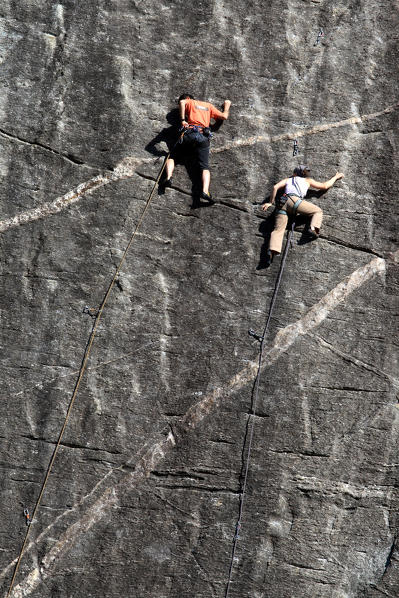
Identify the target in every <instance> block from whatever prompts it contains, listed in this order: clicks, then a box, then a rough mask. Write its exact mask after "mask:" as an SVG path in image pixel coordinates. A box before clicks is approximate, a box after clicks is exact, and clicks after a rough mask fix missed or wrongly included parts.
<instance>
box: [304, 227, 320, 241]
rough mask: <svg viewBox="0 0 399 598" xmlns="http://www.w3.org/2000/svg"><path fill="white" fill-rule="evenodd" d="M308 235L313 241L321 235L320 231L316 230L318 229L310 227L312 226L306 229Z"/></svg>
mask: <svg viewBox="0 0 399 598" xmlns="http://www.w3.org/2000/svg"><path fill="white" fill-rule="evenodd" d="M306 235H307V236H308V238H309V239H310V240H312V241H313V240H315V239H318V237H319V233H318V232H316V230H315V229H314V228H310V227H309V228H308V230H307V231H306Z"/></svg>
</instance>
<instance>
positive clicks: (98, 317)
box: [6, 133, 184, 598]
mask: <svg viewBox="0 0 399 598" xmlns="http://www.w3.org/2000/svg"><path fill="white" fill-rule="evenodd" d="M183 134H184V133H182V134H181V136H180V137H179V139H178V141H177V142H176V144H177V143H179V141H180V139H181V138H182V137H183ZM176 144H175V145H176ZM170 153H171V152H169V153H168V155H167V156H166V158H165V161H164V163H163V165H162V168H161V170H160V172H159V174H158V176H157V178H156V180H155V183H154V186H153V188H152V190H151V193H150V195H149V197H148V199H147V201H146V203H145V206H144V208H143V211H142V213H141V216H140V218H139V220H138V222H137V224H136V227H135V229H134V231H133V233H132V235H131V237H130V239H129V242H128V244H127V246H126V249H125V251H124V252H123V255H122V257H121V260H120V262H119V264H118V267H117V268H116V271H115V274H114V276H113V278H112V280H111V283H110V285H109V287H108V289H107V292H106V293H105V296H104V299H103V301H102V303H101V305H100V307H99V309H98V311H97V314H96V316H95V321H94V324H93V328H92V331H91V333H90V337H89V340H88V343H87V346H86V350H85V353H84V357H83V360H82V365H81V367H80V370H79V374H78V378H77V381H76V384H75V388H74V391H73V393H72V398H71V400H70V403H69V407H68V410H67V413H66V416H65V419H64V423H63V426H62V428H61V432H60V434H59V437H58V441H57V444H56V446H55V449H54V452H53V455H52V457H51V459H50V463H49V466H48V468H47V473H46V476H45V478H44V482H43V484H42V487H41V490H40V493H39V497H38V499H37V501H36V505H35V508H34V510H33V512H32V515H31V516H30V524H29V525H28V526H27V528H26V534H25V538H24V541H23V544H22V547H21V550H20V553H19V556H18V560H17V563H16V565H15V569H14V573H13V576H12V579H11V583H10V587H9V589H8V592H7V596H6V598H9V597H10V596H11V592H12V589H13V587H14V583H15V579H16V576H17V573H18V570H19V567H20V564H21V561H22V557H23V554H24V551H25V548H26V544H27V541H28V538H29V534H30V530H31V528H32V525H31V524H32V523H33V521H34V520H35V518H36V515H37V513H38V510H39V506H40V503H41V500H42V497H43V494H44V491H45V489H46V485H47V482H48V479H49V477H50V473H51V470H52V468H53V465H54V461H55V459H56V457H57V453H58V450H59V448H60V444H61V441H62V437H63V435H64V432H65V429H66V427H67V424H68V420H69V417H70V415H71V412H72V408H73V405H74V403H75V399H76V396H77V394H78V390H79V386H80V383H81V381H82V378H83V375H84V373H85V370H86V366H87V362H88V360H89V356H90V352H91V349H92V346H93V343H94V339H95V336H96V333H97V329H98V326H99V324H100V320H101V316H102V314H103V311H104V308H105V305H106V303H107V301H108V298H109V296H110V294H111V291H112V289H113V287H114V285H115V283H116V280H117V278H118V276H119V273H120V271H121V268H122V265H123V263H124V261H125V259H126V256H127V253H128V251H129V249H130V247H131V245H132V243H133V241H134V239H135V237H136V235H137V232H138V230H139V228H140V227H141V224H142V222H143V220H144V216H145V214H146V212H147V210H148V208H149V205H150V203H151V200H152V198H153V195H154V192H155V189H156V187H157V185H158V183H159V181H160V179H161V176H162V174H163V171H164V169H165V166H166V161H167V160H168V158H169V156H170Z"/></svg>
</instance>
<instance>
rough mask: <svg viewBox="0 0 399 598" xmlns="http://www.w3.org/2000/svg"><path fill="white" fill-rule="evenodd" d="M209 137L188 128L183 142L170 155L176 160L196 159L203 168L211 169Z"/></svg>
mask: <svg viewBox="0 0 399 598" xmlns="http://www.w3.org/2000/svg"><path fill="white" fill-rule="evenodd" d="M210 145H211V144H210V141H209V137H206V136H205V135H203V134H202V133H199V132H198V131H190V130H188V131H187V132H186V133H184V137H183V139H182V142H181V143H178V144H177V145H176V146H175V148H174V149H173V150H172V152H171V154H170V157H171V158H173V159H174V160H179V161H181V160H186V159H194V160H195V161H196V163H197V164H198V166H199V168H200V169H201V170H209V148H210Z"/></svg>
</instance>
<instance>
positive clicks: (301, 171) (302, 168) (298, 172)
mask: <svg viewBox="0 0 399 598" xmlns="http://www.w3.org/2000/svg"><path fill="white" fill-rule="evenodd" d="M309 175H310V168H309V166H306V164H300V165H299V166H297V167H296V168H294V176H302V177H305V178H306V177H308V176H309Z"/></svg>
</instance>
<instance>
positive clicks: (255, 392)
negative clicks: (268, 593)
mask: <svg viewBox="0 0 399 598" xmlns="http://www.w3.org/2000/svg"><path fill="white" fill-rule="evenodd" d="M294 227H295V220H293V222H292V226H291V229H290V231H289V233H288V236H287V242H286V244H285V247H284V252H283V256H282V258H281V263H280V270H279V273H278V276H277V280H276V284H275V286H274V291H273V295H272V299H271V301H270V307H269V313H268V316H267V319H266V324H265V327H264V330H263V335H262V336H257V335H255V334H253V333H252V331H250V334H251V333H252V336H255V337H256V338H258V340H259V341H260V349H259V360H258V372H257V375H256V379H255V384H254V388H253V391H252V408H251V411H252V413H251V414H250V416H249V422H248V423H249V440H248V450H247V458H246V463H245V471H244V480H243V482H242V486H241V493H240V506H239V512H238V519H237V523H236V528H235V534H234V539H233V548H232V551H231V560H230V568H229V576H228V580H227V584H226V592H225V598H228V596H229V591H230V585H231V581H232V576H233V569H234V561H235V555H236V549H237V542H238V540H239V537H240V531H241V521H242V516H243V512H244V499H245V492H246V489H247V480H248V470H249V463H250V459H251V451H252V442H253V437H254V426H255V417H256V406H257V402H258V396H259V384H260V375H261V367H262V361H263V352H264V348H265V342H266V335H267V333H268V330H269V324H270V320H271V317H272V314H273V309H274V305H275V303H276V299H277V294H278V291H279V288H280V283H281V278H282V276H283V272H284V266H285V262H286V259H287V255H288V250H289V248H290V247H291V246H292V237H293V234H294ZM245 443H246V437H245V440H244V446H245Z"/></svg>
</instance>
